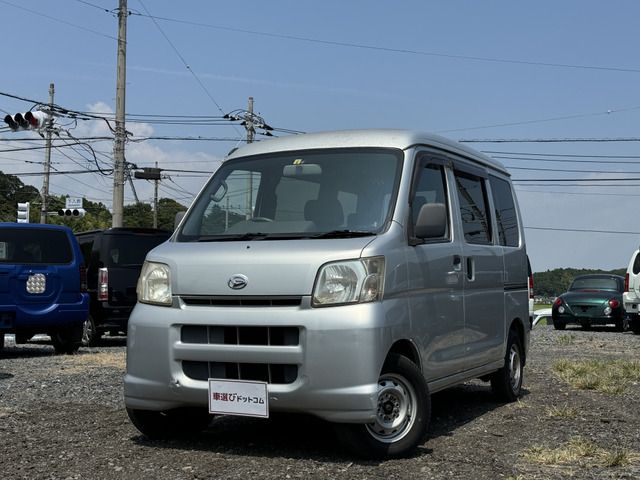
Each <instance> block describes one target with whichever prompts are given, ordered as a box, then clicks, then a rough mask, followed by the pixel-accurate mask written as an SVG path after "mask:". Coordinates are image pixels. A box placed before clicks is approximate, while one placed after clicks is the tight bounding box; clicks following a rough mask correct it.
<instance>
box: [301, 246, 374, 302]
mask: <svg viewBox="0 0 640 480" xmlns="http://www.w3.org/2000/svg"><path fill="white" fill-rule="evenodd" d="M383 286H384V257H370V258H362V259H359V260H345V261H341V262H332V263H327V264H326V265H323V266H322V267H321V268H320V270H319V271H318V275H317V277H316V282H315V287H314V289H313V297H312V299H311V305H312V306H314V307H327V306H332V305H344V304H349V303H366V302H375V301H376V300H380V299H381V298H382V289H383Z"/></svg>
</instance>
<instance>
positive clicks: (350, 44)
mask: <svg viewBox="0 0 640 480" xmlns="http://www.w3.org/2000/svg"><path fill="white" fill-rule="evenodd" d="M145 10H146V9H145ZM131 14H132V15H138V16H141V17H149V18H150V19H152V20H153V21H154V22H155V21H156V20H161V21H165V22H174V23H182V24H185V25H193V26H198V27H203V28H211V29H215V30H222V31H228V32H235V33H244V34H250V35H258V36H262V37H270V38H280V39H285V40H295V41H299V42H308V43H315V44H321V45H330V46H338V47H349V48H357V49H362V50H372V51H382V52H389V53H401V54H408V55H419V56H428V57H441V58H452V59H458V60H473V61H479V62H491V63H507V64H517V65H530V66H542V67H556V68H571V69H585V70H603V71H612V72H627V73H640V69H638V68H626V67H605V66H600V65H580V64H569V63H553V62H536V61H528V60H515V59H505V58H498V57H480V56H472V55H454V54H446V53H439V52H427V51H421V50H413V49H408V48H390V47H381V46H376V45H367V44H363V43H354V42H341V41H335V40H326V39H318V38H311V37H302V36H297V35H288V34H283V33H272V32H265V31H258V30H248V29H242V28H233V27H224V26H221V25H211V24H206V23H201V22H193V21H189V20H179V19H176V18H167V17H159V16H152V15H150V14H149V12H147V15H144V14H142V13H134V12H131Z"/></svg>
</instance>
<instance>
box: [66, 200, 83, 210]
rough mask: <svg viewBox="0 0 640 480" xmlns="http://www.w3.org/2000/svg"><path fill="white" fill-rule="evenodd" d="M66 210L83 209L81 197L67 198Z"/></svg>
mask: <svg viewBox="0 0 640 480" xmlns="http://www.w3.org/2000/svg"><path fill="white" fill-rule="evenodd" d="M64 208H72V209H73V208H82V198H81V197H67V199H66V201H65V204H64Z"/></svg>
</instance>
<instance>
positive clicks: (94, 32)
mask: <svg viewBox="0 0 640 480" xmlns="http://www.w3.org/2000/svg"><path fill="white" fill-rule="evenodd" d="M0 3H4V4H5V5H9V6H10V7H13V8H17V9H18V10H23V11H25V12H29V13H30V14H32V15H37V16H38V17H43V18H46V19H48V20H52V21H54V22H58V23H62V24H64V25H67V26H70V27H73V28H77V29H80V30H83V31H85V32H89V33H93V34H94V35H99V36H101V37H104V38H108V39H110V40H118V39H117V38H116V37H113V36H111V35H107V34H106V33H102V32H98V31H96V30H91V29H90V28H87V27H83V26H82V25H77V24H75V23H71V22H67V21H66V20H62V19H61V18H56V17H52V16H51V15H45V14H44V13H41V12H38V11H36V10H31V9H29V8H25V7H23V6H20V5H16V4H14V3H11V2H7V1H6V0H0Z"/></svg>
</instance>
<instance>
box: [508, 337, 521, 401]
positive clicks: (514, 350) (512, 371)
mask: <svg viewBox="0 0 640 480" xmlns="http://www.w3.org/2000/svg"><path fill="white" fill-rule="evenodd" d="M509 378H510V380H511V390H513V392H517V391H518V388H519V387H520V380H521V379H522V365H521V363H520V350H519V349H518V347H517V345H515V344H513V345H512V346H511V351H510V352H509Z"/></svg>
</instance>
